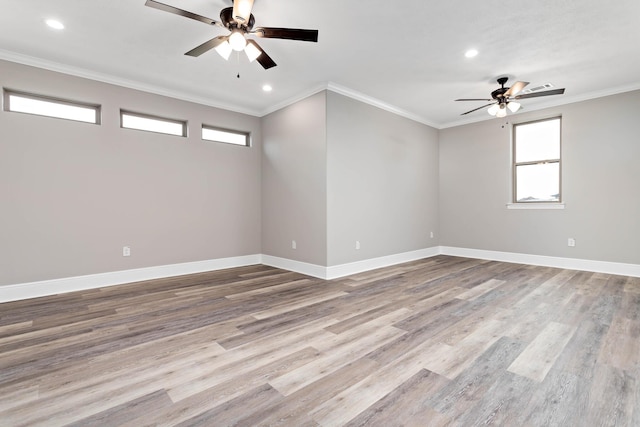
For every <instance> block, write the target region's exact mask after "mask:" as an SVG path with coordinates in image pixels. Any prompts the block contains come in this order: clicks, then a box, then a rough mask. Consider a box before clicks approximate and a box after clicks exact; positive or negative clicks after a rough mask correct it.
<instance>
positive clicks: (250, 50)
mask: <svg viewBox="0 0 640 427" xmlns="http://www.w3.org/2000/svg"><path fill="white" fill-rule="evenodd" d="M244 53H246V54H247V58H249V62H253V61H255V60H256V58H257V57H258V56H260V55H261V54H262V52H261V51H260V49H258V48H257V47H255V45H253V44H251V43H247V47H245V48H244Z"/></svg>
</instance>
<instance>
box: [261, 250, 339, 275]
mask: <svg viewBox="0 0 640 427" xmlns="http://www.w3.org/2000/svg"><path fill="white" fill-rule="evenodd" d="M262 263H263V264H264V265H268V266H270V267H276V268H282V269H283V270H289V271H295V272H296V273H300V274H305V275H307V276H311V277H317V278H318V279H326V276H327V271H326V270H327V267H323V266H321V265H317V264H310V263H308V262H302V261H296V260H293V259H288V258H280V257H277V256H271V255H264V254H263V255H262Z"/></svg>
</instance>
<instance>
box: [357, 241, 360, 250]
mask: <svg viewBox="0 0 640 427" xmlns="http://www.w3.org/2000/svg"><path fill="white" fill-rule="evenodd" d="M358 249H360V240H356V250H358Z"/></svg>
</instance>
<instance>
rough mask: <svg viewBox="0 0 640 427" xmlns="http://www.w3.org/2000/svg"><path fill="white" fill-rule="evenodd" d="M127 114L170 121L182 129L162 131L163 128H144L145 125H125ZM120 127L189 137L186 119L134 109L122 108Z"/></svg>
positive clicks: (151, 119)
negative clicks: (135, 110)
mask: <svg viewBox="0 0 640 427" xmlns="http://www.w3.org/2000/svg"><path fill="white" fill-rule="evenodd" d="M125 116H129V117H135V118H140V119H145V120H150V121H156V122H160V123H169V124H176V125H180V131H179V132H165V131H162V130H153V129H147V128H144V127H136V126H125V124H124V121H125ZM120 127H121V128H122V129H132V130H139V131H144V132H152V133H159V134H162V135H171V136H179V137H183V138H186V137H187V129H188V122H187V121H186V120H179V119H170V118H168V117H161V116H156V115H153V114H147V113H139V112H134V111H130V110H124V109H120Z"/></svg>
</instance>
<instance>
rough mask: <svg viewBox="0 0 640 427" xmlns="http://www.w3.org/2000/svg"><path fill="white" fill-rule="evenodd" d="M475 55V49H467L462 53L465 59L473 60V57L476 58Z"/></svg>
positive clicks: (476, 53)
mask: <svg viewBox="0 0 640 427" xmlns="http://www.w3.org/2000/svg"><path fill="white" fill-rule="evenodd" d="M477 55H478V51H477V50H475V49H469V50H468V51H466V52H465V53H464V56H466V57H467V58H473V57H474V56H477Z"/></svg>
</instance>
